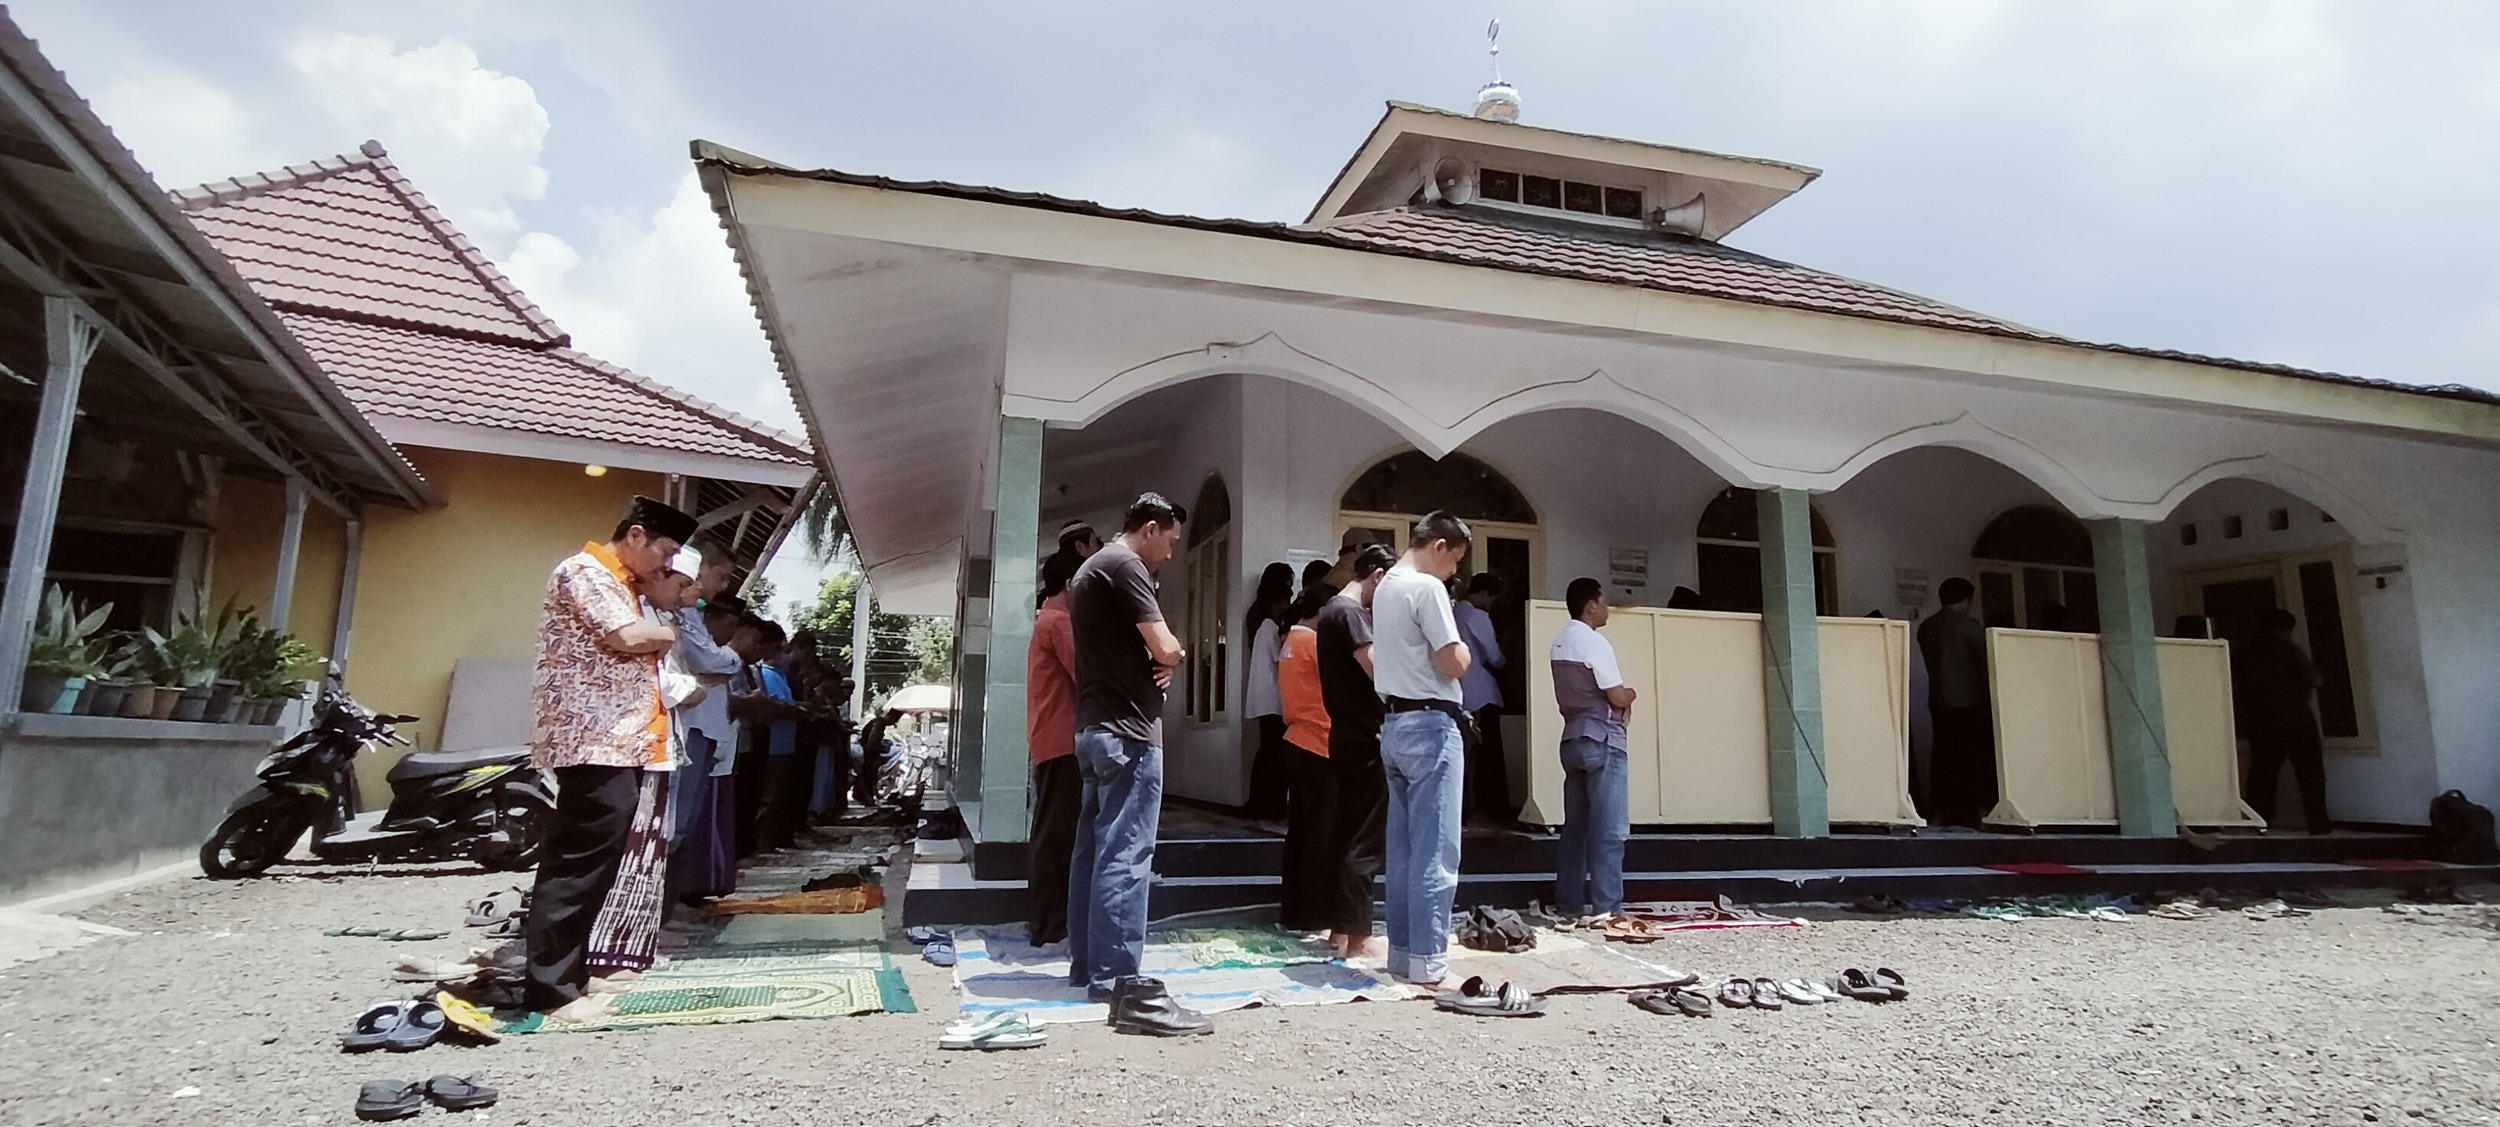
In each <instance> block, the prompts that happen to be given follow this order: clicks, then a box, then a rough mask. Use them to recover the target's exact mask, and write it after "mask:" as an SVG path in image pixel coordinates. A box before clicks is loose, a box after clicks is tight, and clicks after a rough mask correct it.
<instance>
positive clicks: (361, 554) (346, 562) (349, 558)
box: [330, 517, 365, 674]
mask: <svg viewBox="0 0 2500 1127" xmlns="http://www.w3.org/2000/svg"><path fill="white" fill-rule="evenodd" d="M364 564H365V521H364V518H363V517H349V518H348V519H347V552H346V554H345V555H344V556H342V557H341V558H340V560H339V612H338V616H337V617H336V618H334V619H332V620H331V626H330V664H332V665H335V666H338V667H339V672H340V673H342V674H344V673H345V672H346V671H347V646H348V643H349V642H350V641H351V640H353V639H354V637H355V634H356V580H357V577H358V574H359V573H360V572H362V571H363V570H364Z"/></svg>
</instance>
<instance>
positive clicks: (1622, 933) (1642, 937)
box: [1600, 916, 1667, 943]
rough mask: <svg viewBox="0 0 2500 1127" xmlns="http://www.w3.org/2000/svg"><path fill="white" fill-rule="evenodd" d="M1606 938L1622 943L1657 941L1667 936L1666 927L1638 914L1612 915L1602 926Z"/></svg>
mask: <svg viewBox="0 0 2500 1127" xmlns="http://www.w3.org/2000/svg"><path fill="white" fill-rule="evenodd" d="M1600 930H1602V931H1604V932H1605V933H1606V938H1608V939H1612V940H1616V941H1617V942H1622V943H1656V942H1657V941H1659V940H1660V939H1663V938H1665V937H1666V934H1667V933H1666V929H1664V928H1661V927H1659V926H1658V925H1656V924H1653V923H1651V922H1649V921H1648V920H1644V919H1640V918H1638V917H1636V916H1610V917H1608V918H1607V919H1606V922H1605V923H1604V924H1603V925H1601V926H1600Z"/></svg>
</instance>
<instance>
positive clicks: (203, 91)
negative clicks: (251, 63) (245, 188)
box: [93, 65, 271, 188]
mask: <svg viewBox="0 0 2500 1127" xmlns="http://www.w3.org/2000/svg"><path fill="white" fill-rule="evenodd" d="M93 101H94V105H95V111H96V116H98V117H101V118H103V119H104V121H105V123H106V124H108V125H110V126H111V127H112V129H113V135H114V136H116V137H119V138H121V142H122V144H124V145H128V146H129V147H130V151H131V152H132V153H134V154H136V155H137V156H138V157H139V161H140V163H141V164H142V165H143V166H145V167H146V168H147V170H148V172H149V173H150V174H152V175H154V176H155V177H156V179H157V182H158V183H160V184H162V185H164V186H165V187H167V188H183V187H189V186H191V185H194V184H204V183H207V182H209V181H211V180H223V179H225V178H226V177H229V176H232V175H234V174H236V173H238V172H242V171H244V170H245V169H246V168H250V167H258V166H257V165H251V164H243V163H238V162H239V161H251V160H254V159H259V160H263V161H266V160H269V159H271V158H269V157H267V156H264V155H262V152H263V148H264V147H263V146H261V145H259V144H257V143H256V141H257V137H258V130H257V129H256V128H255V123H254V121H253V118H252V115H251V114H250V113H249V112H247V111H246V110H245V109H244V108H243V106H242V104H241V103H239V102H237V101H236V100H235V98H234V96H233V95H231V94H228V93H227V92H226V91H225V89H224V88H223V87H220V86H218V85H217V84H216V83H213V82H210V81H208V80H207V79H205V78H202V77H200V76H199V75H197V74H193V73H192V72H190V71H187V70H184V69H182V68H180V67H175V66H170V65H158V66H150V67H147V68H145V69H143V70H140V71H139V72H138V73H135V74H128V75H124V76H122V77H120V78H117V79H115V80H113V81H112V82H109V83H107V84H105V86H104V87H103V88H102V89H101V90H99V91H97V92H96V94H95V97H94V99H93Z"/></svg>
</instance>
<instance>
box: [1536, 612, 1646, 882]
mask: <svg viewBox="0 0 2500 1127" xmlns="http://www.w3.org/2000/svg"><path fill="white" fill-rule="evenodd" d="M1563 606H1564V607H1565V608H1566V609H1568V610H1569V611H1570V612H1571V621H1569V622H1566V623H1564V624H1563V628H1562V633H1560V634H1557V635H1555V637H1554V704H1555V707H1556V708H1558V709H1560V710H1561V712H1562V715H1563V730H1562V765H1563V827H1562V840H1561V842H1560V843H1558V845H1557V856H1556V858H1555V861H1554V875H1555V878H1556V879H1555V882H1554V884H1555V888H1554V904H1555V906H1556V907H1558V908H1560V909H1562V910H1563V911H1566V912H1576V913H1579V914H1581V915H1589V916H1611V915H1614V914H1616V913H1618V912H1621V911H1622V910H1623V842H1624V839H1625V838H1627V837H1630V836H1631V833H1632V815H1631V806H1630V801H1631V797H1630V792H1629V791H1628V790H1627V789H1626V782H1627V780H1628V779H1629V777H1630V773H1631V750H1630V749H1631V741H1630V739H1629V738H1628V736H1627V735H1626V731H1627V729H1626V727H1625V724H1626V721H1627V720H1628V719H1629V717H1630V716H1631V709H1632V699H1633V696H1634V693H1633V692H1632V687H1631V686H1629V685H1626V684H1624V683H1623V670H1622V669H1621V668H1619V667H1618V666H1617V665H1616V663H1615V647H1614V644H1613V643H1611V642H1608V641H1607V640H1606V636H1605V635H1603V634H1600V633H1598V632H1597V629H1598V628H1599V627H1601V626H1604V625H1606V616H1607V614H1608V613H1609V612H1608V610H1607V607H1606V589H1605V588H1604V587H1603V586H1601V585H1599V583H1598V582H1597V581H1596V580H1594V579H1590V578H1587V577H1585V576H1583V577H1581V578H1579V579H1574V580H1572V581H1571V586H1570V587H1569V588H1566V589H1565V590H1564V592H1563Z"/></svg>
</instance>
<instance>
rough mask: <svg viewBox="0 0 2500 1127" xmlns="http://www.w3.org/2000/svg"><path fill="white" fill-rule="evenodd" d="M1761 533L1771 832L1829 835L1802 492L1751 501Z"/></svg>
mask: <svg viewBox="0 0 2500 1127" xmlns="http://www.w3.org/2000/svg"><path fill="white" fill-rule="evenodd" d="M1754 504H1755V511H1756V513H1757V514H1758V515H1759V516H1760V517H1761V526H1762V640H1763V661H1762V676H1763V687H1764V699H1765V701H1766V706H1767V708H1768V711H1769V716H1768V719H1769V721H1770V737H1771V829H1772V832H1774V833H1777V834H1779V835H1780V836H1782V837H1826V836H1829V835H1830V834H1831V832H1832V820H1831V810H1830V799H1829V794H1828V789H1827V782H1826V778H1825V774H1824V770H1823V748H1824V742H1823V666H1822V643H1821V637H1820V635H1818V634H1817V633H1816V629H1817V628H1816V625H1815V621H1814V609H1815V603H1814V522H1813V516H1812V513H1811V510H1809V509H1808V507H1807V503H1806V493H1805V491H1804V490H1802V489H1763V490H1758V491H1756V492H1755V494H1754Z"/></svg>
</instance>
